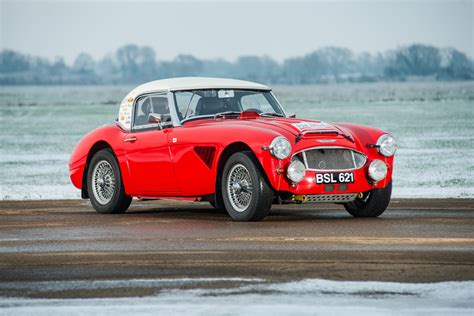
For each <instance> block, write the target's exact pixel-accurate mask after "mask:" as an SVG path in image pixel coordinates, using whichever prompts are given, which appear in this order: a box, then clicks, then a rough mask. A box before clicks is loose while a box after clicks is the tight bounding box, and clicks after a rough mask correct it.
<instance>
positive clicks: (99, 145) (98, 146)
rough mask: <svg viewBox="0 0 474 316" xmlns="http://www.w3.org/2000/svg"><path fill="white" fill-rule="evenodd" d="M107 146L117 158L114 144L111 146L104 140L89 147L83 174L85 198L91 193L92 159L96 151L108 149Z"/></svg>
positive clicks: (82, 191)
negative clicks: (88, 189)
mask: <svg viewBox="0 0 474 316" xmlns="http://www.w3.org/2000/svg"><path fill="white" fill-rule="evenodd" d="M107 148H108V149H110V150H111V151H112V154H113V155H114V156H115V159H117V156H116V155H115V152H114V150H113V149H112V146H110V144H109V143H107V142H106V141H104V140H99V141H97V142H96V143H95V144H94V145H92V147H91V148H90V149H89V152H88V153H87V159H86V164H85V166H84V173H83V174H82V188H81V197H82V198H83V199H88V198H89V194H88V192H87V172H88V171H89V164H90V161H91V159H92V157H94V155H95V154H96V153H98V152H99V151H101V150H102V149H107Z"/></svg>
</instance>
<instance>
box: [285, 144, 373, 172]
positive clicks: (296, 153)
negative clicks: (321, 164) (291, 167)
mask: <svg viewBox="0 0 474 316" xmlns="http://www.w3.org/2000/svg"><path fill="white" fill-rule="evenodd" d="M317 149H346V150H350V151H351V152H352V160H353V161H354V166H355V165H356V163H355V157H354V151H355V152H357V153H359V154H361V155H362V156H364V157H365V161H364V163H363V164H362V167H360V168H352V169H313V168H308V159H307V158H306V152H307V151H310V150H317ZM298 154H302V156H303V162H304V165H305V167H306V170H309V171H318V172H339V171H353V170H359V169H361V168H363V167H364V166H365V164H366V163H367V160H368V159H369V158H368V157H367V156H366V155H365V154H364V153H362V152H360V151H358V150H356V149H353V148H349V147H342V146H316V147H310V148H305V149H303V150H300V151H297V152H295V153H294V154H293V155H292V156H291V159H293V157H294V156H296V155H298ZM291 159H290V160H291Z"/></svg>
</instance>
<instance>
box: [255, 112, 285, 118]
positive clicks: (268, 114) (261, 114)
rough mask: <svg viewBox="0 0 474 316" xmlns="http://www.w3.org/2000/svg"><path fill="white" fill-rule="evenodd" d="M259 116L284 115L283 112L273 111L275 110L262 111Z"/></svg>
mask: <svg viewBox="0 0 474 316" xmlns="http://www.w3.org/2000/svg"><path fill="white" fill-rule="evenodd" d="M260 116H276V117H285V116H284V115H283V114H280V113H275V112H263V113H260Z"/></svg>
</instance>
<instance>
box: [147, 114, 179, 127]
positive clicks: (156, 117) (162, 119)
mask: <svg viewBox="0 0 474 316" xmlns="http://www.w3.org/2000/svg"><path fill="white" fill-rule="evenodd" d="M148 123H150V124H158V129H163V128H167V127H172V126H173V122H172V121H171V115H170V114H157V113H150V114H149V115H148Z"/></svg>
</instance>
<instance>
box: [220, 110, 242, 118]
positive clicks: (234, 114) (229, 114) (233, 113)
mask: <svg viewBox="0 0 474 316" xmlns="http://www.w3.org/2000/svg"><path fill="white" fill-rule="evenodd" d="M240 113H241V112H238V111H225V112H220V113H216V114H214V118H218V117H226V116H237V115H240Z"/></svg>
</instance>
